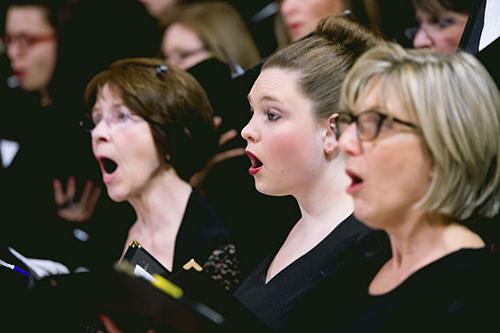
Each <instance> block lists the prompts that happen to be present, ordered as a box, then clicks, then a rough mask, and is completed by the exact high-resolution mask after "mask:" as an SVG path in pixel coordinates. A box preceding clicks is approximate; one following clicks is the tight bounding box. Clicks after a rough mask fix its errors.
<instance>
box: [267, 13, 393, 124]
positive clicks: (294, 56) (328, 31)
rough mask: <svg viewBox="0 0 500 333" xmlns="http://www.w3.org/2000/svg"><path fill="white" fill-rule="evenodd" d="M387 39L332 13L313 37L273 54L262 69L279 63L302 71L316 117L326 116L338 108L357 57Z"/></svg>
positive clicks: (300, 85)
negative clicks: (348, 73)
mask: <svg viewBox="0 0 500 333" xmlns="http://www.w3.org/2000/svg"><path fill="white" fill-rule="evenodd" d="M383 42H384V41H383V39H382V38H381V37H379V36H378V35H376V34H375V33H374V32H372V31H370V30H369V29H368V28H365V27H363V26H362V25H360V24H358V23H355V22H353V21H351V20H350V19H347V18H345V17H335V16H331V17H327V18H325V19H323V20H322V21H321V22H320V23H319V24H318V27H317V28H316V31H315V32H314V34H312V35H311V36H310V37H307V38H305V39H302V40H299V41H297V42H295V43H292V44H290V45H288V46H287V47H284V48H282V49H280V50H279V51H277V52H276V53H275V54H273V55H272V56H271V57H270V58H269V59H268V60H267V61H266V62H265V63H264V65H263V67H262V70H265V69H267V68H274V67H275V68H280V69H288V70H294V71H297V72H299V73H300V79H299V80H300V82H299V87H300V89H301V91H302V93H303V94H304V95H305V96H306V97H308V98H310V99H311V100H312V101H313V102H314V111H315V114H316V118H317V119H325V118H328V117H329V116H330V115H332V114H333V113H335V112H336V110H337V106H338V103H339V99H340V87H341V85H342V81H343V80H344V78H345V76H346V75H347V72H348V71H349V69H350V68H351V67H352V65H353V64H354V62H355V61H356V59H357V58H358V57H359V56H360V55H361V54H363V53H364V52H365V51H367V50H369V49H370V48H372V47H374V46H376V45H380V44H382V43H383Z"/></svg>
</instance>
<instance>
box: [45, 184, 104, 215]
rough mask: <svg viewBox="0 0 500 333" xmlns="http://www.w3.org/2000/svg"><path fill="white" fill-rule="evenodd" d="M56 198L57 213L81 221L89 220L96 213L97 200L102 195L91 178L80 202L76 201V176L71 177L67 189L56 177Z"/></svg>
mask: <svg viewBox="0 0 500 333" xmlns="http://www.w3.org/2000/svg"><path fill="white" fill-rule="evenodd" d="M53 186H54V200H55V202H56V205H57V207H58V209H57V215H59V217H61V218H63V219H65V220H67V221H70V222H76V223H81V222H84V221H86V220H88V219H89V218H90V217H91V216H92V214H93V213H94V209H95V206H96V204H97V200H98V199H99V196H100V195H101V189H100V188H99V187H98V186H97V185H94V183H93V182H92V181H90V180H87V181H86V182H85V187H84V189H83V192H82V196H81V198H80V202H75V201H74V198H75V193H76V181H75V178H74V177H69V179H68V184H67V188H66V191H64V190H63V186H62V184H61V181H60V180H59V179H55V180H54V182H53Z"/></svg>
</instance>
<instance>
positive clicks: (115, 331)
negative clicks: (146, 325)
mask: <svg viewBox="0 0 500 333" xmlns="http://www.w3.org/2000/svg"><path fill="white" fill-rule="evenodd" d="M99 318H100V319H101V322H102V324H103V325H104V327H105V328H106V332H107V333H122V332H123V331H122V330H121V329H120V328H119V327H118V326H117V325H116V324H115V322H114V321H112V320H111V319H110V318H109V317H108V316H105V315H100V316H99ZM99 332H100V333H101V331H99ZM146 333H155V330H154V329H149V330H147V331H146Z"/></svg>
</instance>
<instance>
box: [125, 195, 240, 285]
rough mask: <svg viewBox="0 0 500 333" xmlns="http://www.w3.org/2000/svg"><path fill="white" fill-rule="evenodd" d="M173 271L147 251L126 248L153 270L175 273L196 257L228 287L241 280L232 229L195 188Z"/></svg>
mask: <svg viewBox="0 0 500 333" xmlns="http://www.w3.org/2000/svg"><path fill="white" fill-rule="evenodd" d="M174 251H175V252H174V263H173V267H172V271H169V270H167V269H166V268H165V267H164V266H162V265H161V264H160V263H159V262H158V261H157V260H156V259H155V258H154V257H152V256H151V255H150V254H148V253H147V249H146V251H142V253H138V252H137V251H132V249H131V247H129V249H128V250H127V253H126V254H125V256H124V258H126V259H128V260H129V261H131V263H132V264H133V265H136V264H138V265H140V266H141V267H143V268H144V269H145V270H146V271H148V273H150V274H161V275H164V276H166V277H172V276H174V275H175V274H176V273H177V272H179V271H180V270H181V269H182V267H183V265H184V264H186V263H187V262H188V261H190V260H191V259H194V260H195V261H196V262H197V263H198V264H199V265H201V266H203V268H204V270H205V271H206V272H207V273H208V274H210V276H211V277H212V278H213V279H214V280H216V281H219V282H221V284H222V285H223V286H224V287H225V288H226V289H228V290H229V289H231V288H233V287H234V286H235V285H236V284H238V283H239V281H238V278H239V276H238V260H237V257H236V248H235V245H234V243H233V241H232V237H231V233H230V231H229V229H228V228H227V227H226V226H225V225H224V223H223V222H222V220H221V218H220V216H219V215H218V213H217V212H216V211H215V210H214V209H213V208H212V206H211V205H210V203H209V202H208V201H207V200H205V199H204V198H203V197H201V196H200V195H199V194H198V193H197V192H196V191H195V190H193V191H192V192H191V195H190V196H189V200H188V203H187V206H186V210H185V212H184V216H183V219H182V222H181V226H180V228H179V231H178V233H177V237H176V240H175V250H174Z"/></svg>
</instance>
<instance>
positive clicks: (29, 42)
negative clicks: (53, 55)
mask: <svg viewBox="0 0 500 333" xmlns="http://www.w3.org/2000/svg"><path fill="white" fill-rule="evenodd" d="M55 39H56V35H55V34H53V33H50V34H45V35H29V34H25V33H22V34H18V35H9V34H7V35H5V36H4V38H3V40H4V43H5V47H6V48H9V47H10V46H11V45H12V44H13V43H17V45H18V46H19V48H20V49H21V50H23V51H26V50H27V49H29V48H31V47H32V46H33V45H35V44H38V43H43V42H49V41H53V40H55Z"/></svg>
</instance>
